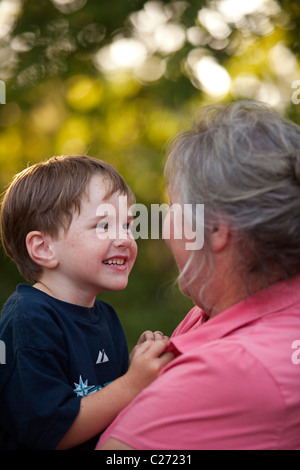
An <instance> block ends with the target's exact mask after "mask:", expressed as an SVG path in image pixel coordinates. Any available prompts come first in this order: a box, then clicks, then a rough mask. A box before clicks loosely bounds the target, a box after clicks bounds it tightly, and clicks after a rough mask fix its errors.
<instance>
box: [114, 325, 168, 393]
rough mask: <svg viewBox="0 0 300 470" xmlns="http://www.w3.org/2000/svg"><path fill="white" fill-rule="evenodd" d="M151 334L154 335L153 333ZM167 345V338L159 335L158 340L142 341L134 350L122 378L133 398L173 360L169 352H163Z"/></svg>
mask: <svg viewBox="0 0 300 470" xmlns="http://www.w3.org/2000/svg"><path fill="white" fill-rule="evenodd" d="M145 333H148V332H145ZM145 333H144V334H145ZM156 333H160V332H156ZM152 334H153V335H155V333H152ZM142 337H143V335H142V336H141V338H142ZM141 338H140V340H141ZM143 338H145V337H143ZM168 343H169V338H167V337H164V336H163V335H162V333H160V339H158V337H157V339H155V340H153V339H150V340H145V339H142V342H141V343H139V344H138V345H137V346H136V347H135V348H134V349H135V353H134V355H133V357H132V362H131V365H130V367H129V370H128V372H127V373H126V374H125V375H124V376H123V378H124V380H126V382H127V387H129V388H130V389H131V390H132V393H133V394H134V396H136V395H137V394H138V393H140V392H141V391H142V390H143V389H144V388H145V387H147V385H149V384H150V383H151V382H153V380H155V379H156V378H157V377H158V376H159V374H160V372H161V370H162V369H163V368H164V367H165V366H166V365H167V364H168V363H169V362H170V361H171V360H172V359H173V358H174V355H173V354H172V353H171V352H169V351H168V352H165V350H166V348H167V346H168Z"/></svg>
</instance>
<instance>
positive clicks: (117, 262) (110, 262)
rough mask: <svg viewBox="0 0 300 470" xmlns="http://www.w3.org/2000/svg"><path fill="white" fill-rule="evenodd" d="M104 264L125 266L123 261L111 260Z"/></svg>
mask: <svg viewBox="0 0 300 470" xmlns="http://www.w3.org/2000/svg"><path fill="white" fill-rule="evenodd" d="M104 264H119V265H122V264H124V260H123V259H109V260H107V261H104Z"/></svg>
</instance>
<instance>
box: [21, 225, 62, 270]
mask: <svg viewBox="0 0 300 470" xmlns="http://www.w3.org/2000/svg"><path fill="white" fill-rule="evenodd" d="M50 242H51V238H50V237H49V236H48V235H45V234H44V233H43V232H39V231H37V230H35V231H32V232H29V233H28V234H27V236H26V247H27V251H28V254H29V256H30V258H31V259H32V261H34V262H35V263H36V264H38V265H40V266H42V267H44V268H48V269H53V268H56V266H57V265H58V260H57V259H56V256H55V253H54V252H53V250H52V247H51V243H50Z"/></svg>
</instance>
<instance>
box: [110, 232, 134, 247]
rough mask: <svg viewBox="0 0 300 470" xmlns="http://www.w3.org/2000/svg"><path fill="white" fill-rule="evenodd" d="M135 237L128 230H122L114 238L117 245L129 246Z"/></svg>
mask: <svg viewBox="0 0 300 470" xmlns="http://www.w3.org/2000/svg"><path fill="white" fill-rule="evenodd" d="M132 242H133V237H132V235H131V234H129V233H128V231H127V230H123V231H120V233H119V234H118V236H117V238H116V239H115V240H114V245H115V246H125V247H128V246H130V245H131V244H132Z"/></svg>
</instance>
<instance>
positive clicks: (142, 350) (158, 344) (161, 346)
mask: <svg viewBox="0 0 300 470" xmlns="http://www.w3.org/2000/svg"><path fill="white" fill-rule="evenodd" d="M167 346H168V341H167V340H165V339H159V340H157V341H153V340H147V341H145V342H144V343H142V344H140V345H139V347H138V348H137V350H136V352H135V354H139V355H141V354H144V355H145V354H147V355H149V356H151V357H158V356H160V355H161V354H162V353H163V352H164V350H165V349H166V347H167Z"/></svg>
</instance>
